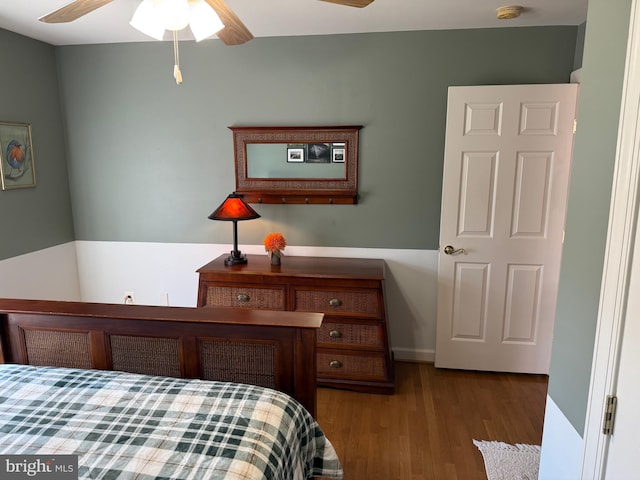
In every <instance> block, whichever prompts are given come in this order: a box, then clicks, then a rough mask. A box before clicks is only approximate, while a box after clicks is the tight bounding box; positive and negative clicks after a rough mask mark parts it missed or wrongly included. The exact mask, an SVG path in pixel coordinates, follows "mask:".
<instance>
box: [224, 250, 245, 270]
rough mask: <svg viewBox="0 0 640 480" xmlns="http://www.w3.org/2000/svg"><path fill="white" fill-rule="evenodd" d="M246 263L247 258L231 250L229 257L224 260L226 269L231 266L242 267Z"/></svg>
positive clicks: (237, 251)
mask: <svg viewBox="0 0 640 480" xmlns="http://www.w3.org/2000/svg"><path fill="white" fill-rule="evenodd" d="M245 263H247V256H246V255H243V254H242V253H241V252H240V251H239V250H232V251H231V255H229V256H228V257H227V258H225V259H224V264H225V265H226V266H227V267H230V266H232V265H243V264H245Z"/></svg>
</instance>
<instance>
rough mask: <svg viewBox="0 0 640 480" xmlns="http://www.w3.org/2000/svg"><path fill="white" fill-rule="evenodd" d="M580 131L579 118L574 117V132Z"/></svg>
mask: <svg viewBox="0 0 640 480" xmlns="http://www.w3.org/2000/svg"><path fill="white" fill-rule="evenodd" d="M577 131H578V120H577V119H575V118H574V119H573V133H576V132H577Z"/></svg>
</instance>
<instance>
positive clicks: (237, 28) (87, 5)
mask: <svg viewBox="0 0 640 480" xmlns="http://www.w3.org/2000/svg"><path fill="white" fill-rule="evenodd" d="M112 1H113V0H73V1H72V2H70V3H68V4H66V5H65V6H64V7H61V8H59V9H57V10H55V11H53V12H51V13H49V14H47V15H45V16H43V17H40V18H39V20H40V21H41V22H45V23H67V22H72V21H74V20H76V19H78V18H80V17H82V16H83V15H86V14H87V13H90V12H92V11H94V10H96V9H98V8H100V7H102V6H104V5H106V4H108V3H111V2H112ZM321 1H323V2H329V3H337V4H339V5H345V6H348V7H358V8H362V7H366V6H367V5H369V4H370V3H371V2H373V1H374V0H321ZM206 2H207V3H208V4H209V6H210V7H211V8H213V10H215V12H216V13H217V14H218V16H219V17H220V20H221V21H222V23H223V25H224V28H223V29H222V30H220V31H218V32H217V34H216V36H217V37H218V38H219V39H220V40H221V41H222V43H224V44H225V45H240V44H242V43H245V42H248V41H249V40H251V39H252V38H253V35H252V34H251V32H250V31H249V29H248V28H247V27H246V26H245V25H244V23H242V21H241V20H240V19H239V18H238V16H237V15H236V14H235V13H234V12H233V10H231V9H230V8H229V6H228V5H227V4H226V2H225V0H206Z"/></svg>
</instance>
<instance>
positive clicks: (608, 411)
mask: <svg viewBox="0 0 640 480" xmlns="http://www.w3.org/2000/svg"><path fill="white" fill-rule="evenodd" d="M617 405H618V397H616V396H615V395H607V401H606V403H605V405H604V422H603V424H602V433H603V434H604V435H611V434H613V423H614V421H615V417H616V406H617Z"/></svg>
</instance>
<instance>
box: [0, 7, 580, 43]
mask: <svg viewBox="0 0 640 480" xmlns="http://www.w3.org/2000/svg"><path fill="white" fill-rule="evenodd" d="M139 1H140V0H114V1H113V2H112V3H110V4H108V5H106V6H104V7H102V8H100V9H98V10H95V11H94V12H92V13H90V14H88V15H85V16H84V17H82V18H80V19H78V20H76V21H74V22H71V23H67V24H45V23H42V22H39V21H38V20H37V19H38V17H41V16H42V15H45V14H47V13H49V12H51V11H53V10H55V9H57V8H59V7H61V6H63V5H65V4H66V3H68V2H69V0H0V28H3V29H5V30H10V31H13V32H17V33H20V34H22V35H25V36H27V37H31V38H35V39H37V40H42V41H44V42H47V43H50V44H52V45H74V44H88V43H117V42H140V41H149V40H151V39H150V38H148V37H146V36H145V35H143V34H141V33H139V32H138V31H136V30H134V29H133V27H131V26H130V25H129V19H130V18H131V15H132V14H133V11H134V10H135V8H136V6H137V5H138V3H139ZM587 1H588V0H523V3H520V4H521V5H523V6H524V7H526V11H525V12H524V13H523V14H522V15H521V16H520V17H519V18H517V19H514V20H498V19H497V18H496V9H497V8H498V7H500V6H503V5H513V3H509V2H508V1H500V0H375V1H374V3H372V4H371V5H369V6H368V7H366V8H363V9H360V8H352V7H344V6H340V5H335V4H331V3H326V2H320V1H317V0H227V3H228V5H229V6H230V7H231V9H232V10H233V11H234V12H235V13H236V14H237V15H238V16H239V17H240V19H241V20H242V21H243V22H244V23H245V25H246V26H247V27H248V28H249V30H251V32H252V33H253V35H254V36H255V37H275V36H290V35H323V34H337V33H362V32H389V31H409V30H442V29H461V28H494V27H519V26H520V27H521V26H540V25H579V24H581V23H583V22H584V21H585V20H586V17H587ZM180 38H181V39H189V38H190V34H189V33H183V34H181V36H180Z"/></svg>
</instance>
